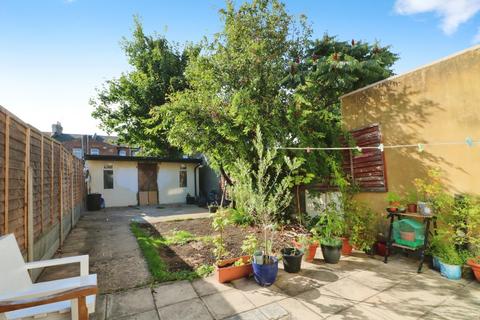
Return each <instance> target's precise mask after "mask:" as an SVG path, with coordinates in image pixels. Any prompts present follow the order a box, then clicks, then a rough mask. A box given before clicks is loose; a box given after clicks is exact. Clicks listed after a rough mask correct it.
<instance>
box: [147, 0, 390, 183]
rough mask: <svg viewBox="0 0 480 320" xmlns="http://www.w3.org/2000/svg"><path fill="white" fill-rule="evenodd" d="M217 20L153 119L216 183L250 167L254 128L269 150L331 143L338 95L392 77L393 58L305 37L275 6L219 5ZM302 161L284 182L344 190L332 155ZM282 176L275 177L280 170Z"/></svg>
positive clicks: (301, 22)
mask: <svg viewBox="0 0 480 320" xmlns="http://www.w3.org/2000/svg"><path fill="white" fill-rule="evenodd" d="M220 17H221V19H222V21H223V23H224V25H223V29H222V30H221V31H220V32H219V33H218V34H216V36H215V37H214V38H213V39H211V40H205V41H203V42H202V43H201V44H199V51H198V54H196V55H191V56H189V60H188V65H187V67H186V71H185V77H186V81H187V82H188V88H186V89H185V90H182V91H177V92H174V93H172V94H171V95H170V99H171V100H170V101H169V102H168V103H167V104H165V105H160V106H159V107H158V108H155V109H154V111H153V114H154V117H155V119H159V120H161V124H160V125H159V126H158V128H159V131H161V132H162V131H165V132H167V137H168V141H169V142H170V143H171V144H172V145H174V146H176V147H178V148H181V149H182V150H183V151H184V153H186V154H193V153H197V152H198V153H203V154H205V155H206V156H207V158H208V159H209V163H210V164H211V165H212V166H213V167H214V168H216V169H221V171H222V174H224V175H226V176H228V175H229V174H230V173H231V172H232V171H233V170H235V168H234V166H235V163H236V160H237V159H242V160H244V161H247V162H249V163H252V164H253V165H254V166H255V165H257V162H256V161H257V155H256V150H255V148H254V147H253V141H254V139H255V131H256V127H257V126H258V125H259V126H260V127H261V131H262V133H263V134H264V139H265V144H266V145H268V146H270V147H274V146H280V145H281V146H284V145H286V146H298V147H306V146H318V147H322V146H335V145H338V144H339V141H338V136H339V133H341V126H340V104H339V100H338V98H339V97H340V96H341V95H342V94H345V93H347V92H349V91H351V90H354V89H356V88H360V87H362V86H365V85H367V84H369V83H372V82H375V81H378V80H381V79H384V78H386V77H388V76H390V75H392V70H391V66H392V65H393V63H394V61H395V60H396V55H395V54H392V53H391V52H390V51H389V49H388V47H381V46H380V45H379V44H378V43H375V44H373V45H370V44H367V43H363V42H356V43H354V44H350V43H348V42H342V41H338V40H336V38H334V37H330V36H325V37H323V39H321V40H312V38H311V34H312V32H311V30H310V28H309V26H308V23H307V22H306V19H305V18H304V17H301V18H300V19H295V18H294V17H293V16H291V15H289V14H288V13H287V12H286V10H285V7H284V5H283V4H282V3H281V2H280V1H278V0H252V1H248V2H242V3H241V4H240V5H238V6H235V5H234V4H233V1H227V5H226V9H224V10H221V11H220ZM279 152H280V153H281V154H280V155H287V156H290V157H292V155H293V152H290V151H279ZM302 157H303V158H304V161H303V167H302V170H298V172H297V174H295V175H296V176H298V179H295V180H292V181H291V183H292V184H297V183H304V182H305V181H306V180H307V181H311V180H312V175H315V178H316V179H317V180H318V179H323V178H326V179H332V178H333V179H334V180H335V182H336V183H337V184H343V185H345V184H346V182H345V180H344V179H343V178H342V177H343V169H342V167H341V164H340V163H339V158H340V154H339V153H334V152H328V151H315V152H311V153H306V154H303V155H302ZM279 159H281V157H279ZM283 170H284V171H283V172H282V175H283V174H286V172H288V168H286V167H284V168H283Z"/></svg>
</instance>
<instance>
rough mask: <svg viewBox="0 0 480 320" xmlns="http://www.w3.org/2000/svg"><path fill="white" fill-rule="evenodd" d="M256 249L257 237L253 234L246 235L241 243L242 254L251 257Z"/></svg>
mask: <svg viewBox="0 0 480 320" xmlns="http://www.w3.org/2000/svg"><path fill="white" fill-rule="evenodd" d="M257 248H258V240H257V237H256V236H255V235H254V234H249V235H247V236H246V237H245V239H244V240H243V243H242V252H244V253H245V254H246V255H248V256H253V254H254V253H255V250H256V249H257Z"/></svg>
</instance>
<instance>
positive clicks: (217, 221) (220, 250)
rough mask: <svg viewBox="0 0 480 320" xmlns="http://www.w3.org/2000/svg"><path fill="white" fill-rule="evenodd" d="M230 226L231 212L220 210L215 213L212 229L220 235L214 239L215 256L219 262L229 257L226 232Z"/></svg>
mask: <svg viewBox="0 0 480 320" xmlns="http://www.w3.org/2000/svg"><path fill="white" fill-rule="evenodd" d="M229 224H230V211H229V210H228V209H225V208H219V209H218V210H217V211H215V213H214V215H213V220H212V228H213V230H215V231H217V232H218V233H219V234H218V235H217V236H216V237H214V238H213V241H212V243H213V245H214V249H213V254H214V256H215V258H216V260H217V261H220V260H221V259H223V258H225V257H226V256H227V255H228V250H227V248H226V246H225V239H224V231H225V228H226V227H227V226H228V225H229Z"/></svg>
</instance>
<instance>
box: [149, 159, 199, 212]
mask: <svg viewBox="0 0 480 320" xmlns="http://www.w3.org/2000/svg"><path fill="white" fill-rule="evenodd" d="M182 164H183V163H168V162H162V163H160V164H159V166H158V175H157V184H158V203H160V204H168V203H185V202H186V197H187V194H188V193H190V195H191V196H195V185H194V182H195V179H194V175H193V174H194V173H193V172H194V168H195V166H196V165H197V164H195V163H185V165H186V166H187V187H186V188H180V178H179V176H180V173H179V172H180V166H181V165H182ZM198 188H199V181H198V169H197V192H198V190H199V189H198Z"/></svg>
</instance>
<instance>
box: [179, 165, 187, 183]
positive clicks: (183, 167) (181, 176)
mask: <svg viewBox="0 0 480 320" xmlns="http://www.w3.org/2000/svg"><path fill="white" fill-rule="evenodd" d="M179 186H180V188H186V187H187V166H186V165H184V164H182V165H181V166H180V174H179Z"/></svg>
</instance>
